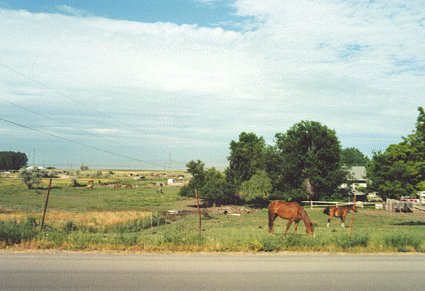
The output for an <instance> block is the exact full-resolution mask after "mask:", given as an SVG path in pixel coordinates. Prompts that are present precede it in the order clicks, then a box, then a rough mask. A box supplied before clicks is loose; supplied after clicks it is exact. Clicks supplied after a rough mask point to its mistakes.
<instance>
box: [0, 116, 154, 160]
mask: <svg viewBox="0 0 425 291" xmlns="http://www.w3.org/2000/svg"><path fill="white" fill-rule="evenodd" d="M0 120H2V121H4V122H7V123H10V124H13V125H16V126H19V127H22V128H25V129H29V130H32V131H35V132H38V133H42V134H45V135H48V136H51V137H54V138H58V139H62V140H65V141H67V142H70V143H74V144H77V145H80V146H83V147H87V148H91V149H94V150H97V151H101V152H104V153H107V154H111V155H114V156H118V157H121V158H126V159H129V160H132V161H137V162H142V163H146V164H151V165H159V164H156V163H152V162H148V161H144V160H140V159H137V158H133V157H129V156H126V155H122V154H120V153H116V152H112V151H109V150H105V149H102V148H99V147H95V146H92V145H88V144H84V143H81V142H79V141H75V140H72V139H70V138H66V137H63V136H59V135H55V134H52V133H49V132H46V131H43V130H39V129H35V128H32V127H29V126H26V125H23V124H20V123H17V122H14V121H10V120H7V119H4V118H1V117H0Z"/></svg>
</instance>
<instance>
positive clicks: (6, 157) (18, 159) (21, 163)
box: [0, 151, 28, 170]
mask: <svg viewBox="0 0 425 291" xmlns="http://www.w3.org/2000/svg"><path fill="white" fill-rule="evenodd" d="M27 162H28V158H27V155H26V154H25V153H20V152H11V151H7V152H0V170H19V169H20V168H22V167H25V166H26V165H27Z"/></svg>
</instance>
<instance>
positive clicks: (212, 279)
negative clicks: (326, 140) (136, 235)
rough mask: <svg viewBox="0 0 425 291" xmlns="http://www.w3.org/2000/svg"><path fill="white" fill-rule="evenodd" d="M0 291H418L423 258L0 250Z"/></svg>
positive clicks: (424, 283) (422, 286) (423, 281)
mask: <svg viewBox="0 0 425 291" xmlns="http://www.w3.org/2000/svg"><path fill="white" fill-rule="evenodd" d="M0 290H425V256H423V255H319V254H311V255H310V254H301V255H295V254H289V255H286V254H284V255H282V254H265V255H264V254H241V255H239V254H237V255H211V254H165V255H163V254H129V255H128V254H125V255H122V254H93V253H89V254H87V253H60V252H58V253H7V252H4V253H0Z"/></svg>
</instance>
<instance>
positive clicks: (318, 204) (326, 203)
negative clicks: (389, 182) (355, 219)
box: [301, 201, 383, 209]
mask: <svg viewBox="0 0 425 291" xmlns="http://www.w3.org/2000/svg"><path fill="white" fill-rule="evenodd" d="M301 202H302V203H303V204H304V205H305V206H310V208H311V209H313V208H315V207H316V208H317V207H319V208H320V207H327V206H346V205H353V202H340V201H301ZM356 207H359V208H364V207H374V208H376V209H382V208H383V204H382V202H362V201H357V202H356Z"/></svg>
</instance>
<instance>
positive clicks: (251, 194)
mask: <svg viewBox="0 0 425 291" xmlns="http://www.w3.org/2000/svg"><path fill="white" fill-rule="evenodd" d="M271 191H272V182H271V180H270V178H269V177H268V176H267V173H266V171H264V170H260V171H257V173H255V174H254V175H253V176H252V177H251V179H249V180H248V181H245V182H243V183H242V185H241V189H240V194H241V196H242V198H244V199H245V200H246V201H251V202H254V203H255V204H260V205H261V204H263V203H262V202H263V201H265V200H266V199H267V198H268V196H269V195H270V193H271Z"/></svg>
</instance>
